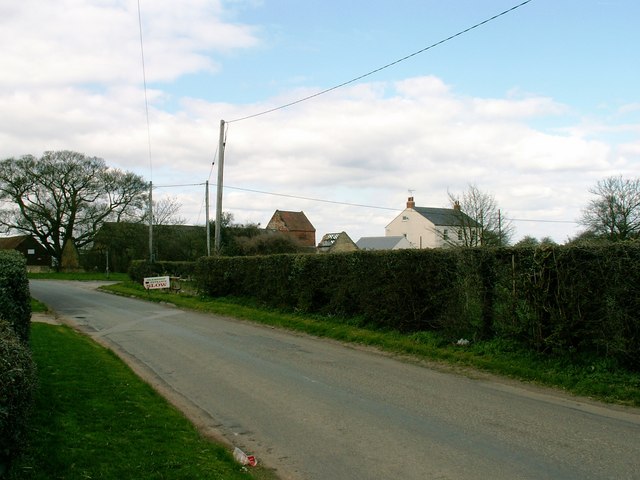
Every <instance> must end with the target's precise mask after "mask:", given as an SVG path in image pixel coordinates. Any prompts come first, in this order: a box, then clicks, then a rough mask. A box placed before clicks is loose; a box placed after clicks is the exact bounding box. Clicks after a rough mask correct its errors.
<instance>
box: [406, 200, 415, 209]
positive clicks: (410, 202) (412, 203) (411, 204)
mask: <svg viewBox="0 0 640 480" xmlns="http://www.w3.org/2000/svg"><path fill="white" fill-rule="evenodd" d="M415 206H416V202H414V201H413V197H409V199H408V200H407V208H415Z"/></svg>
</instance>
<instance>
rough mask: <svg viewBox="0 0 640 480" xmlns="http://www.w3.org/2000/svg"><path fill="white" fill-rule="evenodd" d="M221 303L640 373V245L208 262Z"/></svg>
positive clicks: (211, 290)
mask: <svg viewBox="0 0 640 480" xmlns="http://www.w3.org/2000/svg"><path fill="white" fill-rule="evenodd" d="M195 276H196V281H197V282H198V286H199V288H200V290H201V291H203V292H204V293H207V294H209V295H212V296H228V295H230V296H242V297H251V298H255V299H258V300H260V301H261V302H264V303H265V304H267V305H269V306H274V307H283V306H286V307H289V308H292V309H297V310H300V311H303V312H307V313H320V314H324V315H337V316H344V317H359V318H362V319H363V320H364V321H365V322H366V323H369V324H371V325H374V326H376V327H380V328H390V329H395V330H399V331H403V332H416V331H421V330H438V331H441V332H443V333H444V334H445V335H446V336H448V337H450V338H452V339H455V338H456V337H458V338H460V337H459V336H464V337H465V338H471V339H491V338H504V339H507V340H515V341H518V342H521V343H524V344H526V345H528V346H529V347H530V348H532V349H535V350H537V351H540V352H545V353H551V354H555V353H560V354H566V353H576V354H583V353H584V354H593V355H597V356H600V357H606V358H611V359H615V360H616V361H619V362H620V363H621V364H623V365H625V366H627V367H631V368H633V369H640V318H639V317H638V311H640V294H639V293H640V292H639V291H638V290H639V288H640V287H639V286H640V244H638V243H637V242H635V243H634V242H629V243H616V244H611V245H590V246H585V245H573V246H557V245H541V246H538V247H518V248H484V247H483V248H449V249H434V250H400V251H387V252H366V251H357V252H350V253H340V254H329V255H265V256H255V257H209V258H201V259H200V260H198V262H197V263H196V270H195Z"/></svg>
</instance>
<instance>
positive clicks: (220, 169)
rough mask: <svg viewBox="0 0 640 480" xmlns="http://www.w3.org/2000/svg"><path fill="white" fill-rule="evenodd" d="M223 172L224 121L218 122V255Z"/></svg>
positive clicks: (216, 234)
mask: <svg viewBox="0 0 640 480" xmlns="http://www.w3.org/2000/svg"><path fill="white" fill-rule="evenodd" d="M223 170H224V120H220V140H219V144H218V185H217V197H216V225H215V227H216V228H215V236H216V238H215V248H216V254H218V253H220V232H221V226H222V173H223Z"/></svg>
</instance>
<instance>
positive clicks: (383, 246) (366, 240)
mask: <svg viewBox="0 0 640 480" xmlns="http://www.w3.org/2000/svg"><path fill="white" fill-rule="evenodd" d="M403 238H404V237H403V236H393V237H362V238H361V239H360V240H358V241H357V242H356V245H357V246H358V248H359V249H360V250H392V249H393V247H395V246H396V245H397V244H398V242H400V241H401V240H402V239H403Z"/></svg>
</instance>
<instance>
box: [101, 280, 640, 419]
mask: <svg viewBox="0 0 640 480" xmlns="http://www.w3.org/2000/svg"><path fill="white" fill-rule="evenodd" d="M102 288H103V289H105V290H108V291H111V292H114V293H118V294H122V295H129V296H134V297H139V298H142V299H146V300H150V301H156V302H168V303H172V304H175V305H176V306H179V307H182V308H187V309H192V310H197V311H202V312H208V313H215V314H219V315H227V316H232V317H236V318H242V319H245V320H250V321H253V322H258V323H262V324H266V325H272V326H275V327H280V328H287V329H290V330H296V331H301V332H305V333H308V334H311V335H316V336H320V337H326V338H332V339H335V340H340V341H344V342H352V343H357V344H362V345H369V346H375V347H377V348H380V349H382V350H385V351H387V352H391V353H395V354H401V355H410V356H411V358H414V359H422V360H429V361H438V362H443V363H446V364H453V365H456V366H463V367H471V368H475V369H480V370H483V371H486V372H490V373H493V374H497V375H502V376H508V377H511V378H515V379H518V380H524V381H528V382H533V383H536V384H540V385H545V386H550V387H556V388H560V389H562V390H565V391H566V392H569V393H572V394H575V395H581V396H585V397H591V398H594V399H597V400H601V401H605V402H610V403H618V404H623V405H631V406H636V407H639V406H640V373H638V372H631V371H627V370H625V369H623V368H621V367H619V366H618V365H616V364H615V363H613V362H611V361H608V360H607V359H603V358H597V357H580V356H577V355H570V354H567V355H565V356H559V355H544V354H540V353H537V352H534V351H531V350H527V349H525V348H523V347H521V346H520V345H518V344H516V343H515V342H509V341H505V340H492V341H488V342H478V343H471V344H470V345H467V346H459V345H456V344H454V343H452V342H450V341H449V340H447V339H445V338H443V337H442V336H440V335H438V333H435V332H419V333H415V334H411V335H405V334H401V333H399V332H395V331H379V330H371V329H368V328H364V327H362V326H361V325H360V323H359V322H358V320H357V319H340V318H326V317H322V318H320V317H313V316H303V315H297V314H292V313H288V312H282V311H274V310H269V309H264V308H260V306H256V305H252V304H251V303H250V302H247V301H245V300H242V299H227V298H218V299H213V298H207V297H203V296H197V295H184V294H175V293H171V292H166V291H162V290H151V291H146V290H144V288H143V287H142V286H141V285H139V284H136V283H134V282H131V281H127V282H123V283H118V284H115V285H110V286H106V287H102Z"/></svg>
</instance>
